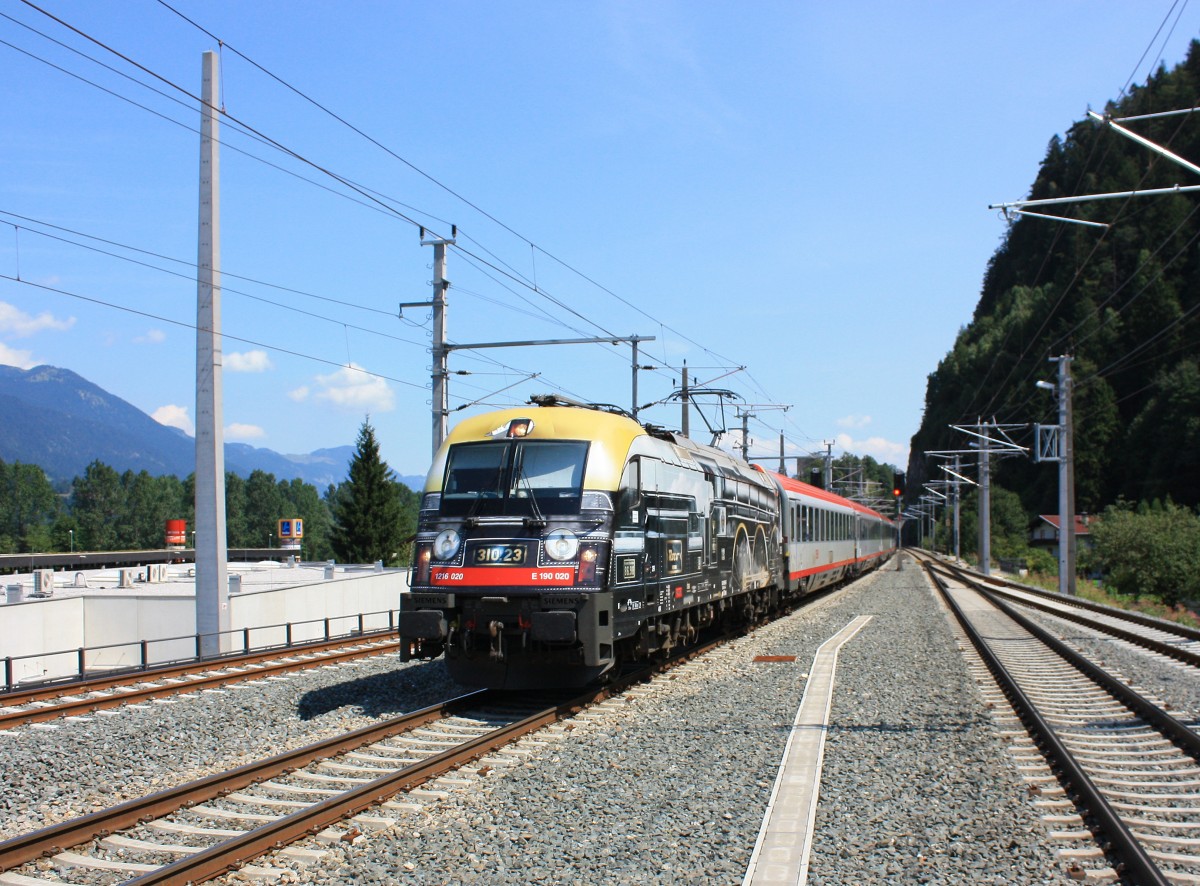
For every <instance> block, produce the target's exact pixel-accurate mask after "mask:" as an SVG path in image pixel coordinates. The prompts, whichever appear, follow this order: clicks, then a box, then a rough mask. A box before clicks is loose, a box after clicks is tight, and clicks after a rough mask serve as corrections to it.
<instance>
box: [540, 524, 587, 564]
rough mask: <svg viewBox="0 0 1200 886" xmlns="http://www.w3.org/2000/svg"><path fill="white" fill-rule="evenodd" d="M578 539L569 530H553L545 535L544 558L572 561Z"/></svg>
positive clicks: (577, 546) (576, 551) (577, 545)
mask: <svg viewBox="0 0 1200 886" xmlns="http://www.w3.org/2000/svg"><path fill="white" fill-rule="evenodd" d="M578 552H579V539H577V538H576V537H575V533H574V532H572V531H571V530H570V529H555V530H554V531H553V532H551V533H548V534H547V535H546V556H547V557H549V558H550V559H551V560H574V559H575V554H577V553H578Z"/></svg>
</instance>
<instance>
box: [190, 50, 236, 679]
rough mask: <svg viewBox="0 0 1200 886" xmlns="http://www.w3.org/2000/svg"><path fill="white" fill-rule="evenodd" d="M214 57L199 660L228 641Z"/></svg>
mask: <svg viewBox="0 0 1200 886" xmlns="http://www.w3.org/2000/svg"><path fill="white" fill-rule="evenodd" d="M217 76H218V75H217V63H216V55H215V54H214V53H213V52H205V53H204V59H203V65H202V80H203V89H202V91H201V95H202V98H203V106H202V107H201V108H200V225H199V238H198V241H199V242H198V247H197V261H196V542H195V548H196V633H197V634H198V635H199V636H200V654H201V655H203V656H209V655H217V654H219V653H220V652H221V651H222V650H223V648H224V647H225V646H226V645H227V643H228V639H229V635H228V633H227V632H228V630H229V579H228V576H227V574H226V569H227V567H226V563H227V561H228V550H227V541H226V538H225V439H224V436H225V435H224V428H223V425H222V414H223V408H222V388H221V199H220V162H219V124H218V111H217V107H216V102H217V101H218V99H217V96H218V95H220V90H219V89H218V81H217Z"/></svg>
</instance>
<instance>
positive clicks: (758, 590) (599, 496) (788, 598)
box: [399, 396, 896, 689]
mask: <svg viewBox="0 0 1200 886" xmlns="http://www.w3.org/2000/svg"><path fill="white" fill-rule="evenodd" d="M531 402H532V403H534V404H536V405H531V406H529V407H523V408H516V409H507V410H502V411H498V412H492V413H488V414H486V415H481V416H477V417H475V418H470V419H467V420H465V421H463V422H462V423H461V424H459V425H458V426H457V427H456V428H455V429H454V430H453V431H452V432H451V433H450V435H449V436H448V437H447V439H446V441H445V443H444V444H443V445H442V446H441V448H440V449H439V451H438V453H437V455H436V456H435V459H434V463H433V466H432V467H431V469H430V472H429V476H428V479H427V480H426V483H425V489H424V493H423V495H422V498H421V505H420V514H419V516H418V524H417V536H416V544H415V548H414V562H413V566H412V570H411V573H410V590H409V592H408V593H405V594H403V595H402V596H401V600H400V615H399V633H400V639H401V644H400V649H401V652H400V657H401V660H403V661H409V660H414V659H432V658H436V657H438V656H440V655H442V654H445V656H446V663H447V667H448V669H449V673H450V676H451V677H452V678H453V679H454V680H456V681H457V682H459V683H461V684H463V685H467V686H485V687H489V688H497V689H531V688H542V687H566V686H583V685H586V684H588V683H590V682H592V681H595V680H599V679H602V678H603V677H604V675H605V674H608V673H610V672H614V670H615V669H616V668H618V667H619V666H620V665H621V664H623V663H625V662H629V661H636V660H640V659H644V658H646V657H649V656H654V655H658V654H663V653H667V652H669V651H670V650H671V649H673V648H675V647H677V646H680V645H684V644H689V643H692V642H695V641H696V640H697V638H698V636H699V633H700V631H701V630H703V629H704V628H707V627H709V626H712V625H714V624H717V623H726V624H728V623H736V624H753V623H755V622H756V621H758V620H760V619H761V618H763V617H765V616H766V615H767V614H768V613H770V612H772V611H776V610H778V609H780V608H781V607H783V606H785V605H788V604H789V603H791V602H792V601H793V600H794V599H795V598H797V597H799V596H802V595H804V594H806V593H810V592H812V591H815V590H817V589H819V588H822V587H826V586H828V585H831V584H834V583H836V582H838V581H841V580H842V579H845V578H849V577H853V576H857V575H860V574H862V573H863V572H866V571H867V570H870V569H873V568H875V567H877V566H879V565H880V564H881V563H883V562H884V561H886V560H887V558H888V557H890V556H891V555H892V554H893V553H894V552H895V549H896V532H895V526H894V524H893V523H892V521H890V520H888V519H887V518H886V517H884V516H883V515H881V514H880V513H878V512H876V511H873V510H871V509H869V508H867V507H864V506H863V505H861V504H857V503H855V502H853V501H850V500H848V499H845V498H842V497H840V496H838V495H834V494H833V493H831V492H827V491H825V490H822V489H819V488H817V487H814V486H810V485H808V484H805V483H800V482H798V481H796V480H793V479H791V478H789V477H786V476H783V475H780V474H774V473H770V472H768V471H764V470H762V469H761V468H758V467H754V466H751V465H749V464H747V463H746V462H744V461H741V460H739V459H737V458H734V457H733V456H731V455H729V454H728V453H726V452H723V451H722V450H720V449H717V448H714V447H711V446H704V445H701V444H699V443H695V442H693V441H692V440H689V439H688V438H686V437H683V436H681V435H678V434H674V433H671V432H669V431H666V430H663V429H659V428H655V427H653V426H643V425H641V424H639V423H638V422H637V421H635V420H633V419H632V418H630V417H629V416H628V415H626V414H624V413H621V412H620V411H619V410H615V408H608V409H605V408H598V407H584V406H580V405H576V404H572V405H564V404H563V401H561V400H559V399H557V398H554V397H553V396H547V397H538V398H534V399H533V401H531Z"/></svg>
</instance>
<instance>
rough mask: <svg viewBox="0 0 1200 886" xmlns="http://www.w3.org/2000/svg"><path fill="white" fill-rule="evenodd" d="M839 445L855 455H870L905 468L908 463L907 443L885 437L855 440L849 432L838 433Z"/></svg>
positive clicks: (880, 460)
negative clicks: (894, 441)
mask: <svg viewBox="0 0 1200 886" xmlns="http://www.w3.org/2000/svg"><path fill="white" fill-rule="evenodd" d="M837 445H838V446H840V447H841V448H842V449H844V450H845V451H846V452H851V453H854V454H855V455H869V456H871V457H872V458H873V459H875V460H876V461H879V462H887V463H889V464H893V465H898V466H899V467H900V468H904V467H905V466H906V465H907V463H908V444H907V443H893V442H892V441H891V440H885V439H884V438H883V437H868V438H866V439H865V440H855V439H854V438H853V437H851V436H850V435H849V434H838V435H837Z"/></svg>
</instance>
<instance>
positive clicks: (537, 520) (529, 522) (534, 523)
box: [513, 446, 546, 529]
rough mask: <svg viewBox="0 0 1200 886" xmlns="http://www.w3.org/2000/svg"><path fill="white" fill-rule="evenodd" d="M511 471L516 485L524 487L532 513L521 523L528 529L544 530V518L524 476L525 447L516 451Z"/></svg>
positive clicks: (531, 486) (531, 485) (527, 479)
mask: <svg viewBox="0 0 1200 886" xmlns="http://www.w3.org/2000/svg"><path fill="white" fill-rule="evenodd" d="M513 471H514V472H515V473H516V478H517V483H519V484H520V483H523V484H524V485H525V491H526V492H527V493H529V507H530V509H531V510H532V511H533V516H532V517H526V518H525V519H524V520H522V521H521V522H522V523H524V524H525V526H526V528H529V529H544V528H545V526H546V518H545V516H544V515H543V514H542V509H541V508H540V507H538V501H537V496H536V495H534V492H533V484H532V483H530V482H529V477H528V476H526V474H525V447H523V446H522V447H519V448H518V449H517V457H516V459H515V464H514V465H513Z"/></svg>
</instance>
